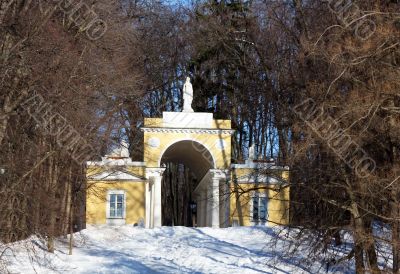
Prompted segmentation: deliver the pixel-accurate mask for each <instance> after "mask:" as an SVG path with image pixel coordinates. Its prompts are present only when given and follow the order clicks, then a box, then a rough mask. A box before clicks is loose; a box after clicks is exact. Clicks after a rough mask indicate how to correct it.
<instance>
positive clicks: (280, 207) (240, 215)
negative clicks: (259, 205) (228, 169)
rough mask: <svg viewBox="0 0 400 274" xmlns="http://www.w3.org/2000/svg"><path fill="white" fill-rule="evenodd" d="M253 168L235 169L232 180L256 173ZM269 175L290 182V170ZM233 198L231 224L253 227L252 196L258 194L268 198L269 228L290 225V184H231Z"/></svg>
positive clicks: (231, 202)
mask: <svg viewBox="0 0 400 274" xmlns="http://www.w3.org/2000/svg"><path fill="white" fill-rule="evenodd" d="M254 172H255V170H254V169H251V168H241V169H235V170H234V171H233V172H232V173H233V174H232V178H233V180H234V182H235V179H237V178H240V177H243V176H246V175H248V174H251V173H254ZM268 173H270V174H271V173H273V174H274V176H276V177H278V178H282V179H284V180H285V181H288V180H289V171H288V170H281V169H276V170H268ZM230 188H231V196H230V197H231V198H230V213H231V214H230V222H231V224H232V223H233V222H234V221H235V222H237V223H238V224H239V225H244V226H249V225H251V216H250V206H251V203H250V201H251V197H252V194H253V193H254V191H255V192H258V193H260V194H265V196H266V197H268V202H267V211H268V222H267V225H268V226H273V225H277V224H281V225H286V224H289V205H290V204H289V198H290V196H289V195H290V188H289V185H288V184H285V183H279V184H274V185H273V184H266V183H258V184H254V183H231V185H230Z"/></svg>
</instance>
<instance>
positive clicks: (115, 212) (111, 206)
mask: <svg viewBox="0 0 400 274" xmlns="http://www.w3.org/2000/svg"><path fill="white" fill-rule="evenodd" d="M107 218H108V219H124V218H125V191H123V190H110V191H108V196H107Z"/></svg>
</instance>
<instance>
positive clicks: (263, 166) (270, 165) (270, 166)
mask: <svg viewBox="0 0 400 274" xmlns="http://www.w3.org/2000/svg"><path fill="white" fill-rule="evenodd" d="M231 168H236V169H240V168H257V169H263V170H268V169H275V170H276V169H277V170H289V167H288V166H284V167H283V166H276V165H275V163H257V162H247V163H245V164H231Z"/></svg>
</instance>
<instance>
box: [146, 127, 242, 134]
mask: <svg viewBox="0 0 400 274" xmlns="http://www.w3.org/2000/svg"><path fill="white" fill-rule="evenodd" d="M140 130H141V131H143V132H161V133H200V134H204V133H205V134H226V135H232V134H233V133H234V132H235V130H233V129H208V128H204V129H203V128H164V127H142V128H141V129H140Z"/></svg>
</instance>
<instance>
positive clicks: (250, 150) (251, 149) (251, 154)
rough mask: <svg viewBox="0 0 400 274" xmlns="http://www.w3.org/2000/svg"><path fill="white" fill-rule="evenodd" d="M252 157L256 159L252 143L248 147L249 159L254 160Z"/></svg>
mask: <svg viewBox="0 0 400 274" xmlns="http://www.w3.org/2000/svg"><path fill="white" fill-rule="evenodd" d="M254 159H256V151H255V147H254V144H252V145H251V147H249V160H254Z"/></svg>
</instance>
